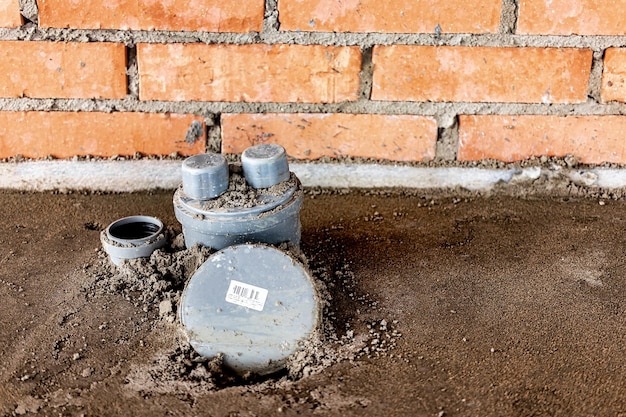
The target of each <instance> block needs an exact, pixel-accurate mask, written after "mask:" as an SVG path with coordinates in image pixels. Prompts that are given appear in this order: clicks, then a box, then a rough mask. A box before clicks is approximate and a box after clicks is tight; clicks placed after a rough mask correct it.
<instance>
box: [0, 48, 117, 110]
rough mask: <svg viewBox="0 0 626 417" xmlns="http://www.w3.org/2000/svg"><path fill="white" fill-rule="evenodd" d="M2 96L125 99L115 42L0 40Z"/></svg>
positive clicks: (0, 88) (0, 83) (0, 94)
mask: <svg viewBox="0 0 626 417" xmlns="http://www.w3.org/2000/svg"><path fill="white" fill-rule="evenodd" d="M0 55H2V56H3V58H2V60H0V73H1V74H4V76H3V77H1V78H0V96H1V97H35V98H47V97H53V98H111V99H113V98H124V97H125V96H126V91H127V88H126V48H125V47H124V45H123V44H118V43H80V42H71V43H62V42H24V41H0Z"/></svg>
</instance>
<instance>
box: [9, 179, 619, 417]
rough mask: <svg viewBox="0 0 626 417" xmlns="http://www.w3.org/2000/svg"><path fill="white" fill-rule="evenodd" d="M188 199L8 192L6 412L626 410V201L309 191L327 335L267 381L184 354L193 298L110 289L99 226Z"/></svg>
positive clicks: (306, 221) (307, 233) (162, 214)
mask: <svg viewBox="0 0 626 417" xmlns="http://www.w3.org/2000/svg"><path fill="white" fill-rule="evenodd" d="M171 198H172V192H170V191H168V192H158V193H150V194H148V193H143V194H142V193H138V194H119V195H111V194H109V195H83V194H78V193H74V194H51V193H44V194H28V193H25V194H22V193H16V192H0V219H1V220H0V248H1V249H0V299H1V300H2V314H0V356H1V357H2V361H1V362H0V415H9V416H10V415H23V414H38V415H87V416H93V415H149V416H154V415H205V416H265V415H286V416H288V415H296V414H304V415H341V416H352V415H354V416H368V415H369V416H381V415H389V416H404V415H411V416H432V417H436V416H457V415H458V416H477V415H481V416H496V415H511V416H516V415H519V416H528V415H535V416H542V415H546V416H548V415H550V416H556V415H563V416H573V415H581V416H582V415H585V416H586V415H603V416H609V415H613V416H618V415H626V377H625V376H624V375H625V372H624V371H625V370H624V363H625V362H626V343H625V342H626V340H625V339H626V318H625V317H626V316H625V310H626V255H625V254H624V247H625V246H626V236H625V234H624V230H625V226H626V205H625V204H624V202H622V201H620V200H609V199H605V200H599V199H598V198H580V197H576V198H562V197H542V198H536V199H532V198H528V197H527V198H519V197H506V196H491V197H489V196H483V197H479V196H473V197H470V198H468V199H459V198H454V197H449V196H442V197H435V198H425V197H424V196H419V195H418V196H412V195H409V194H403V193H395V194H383V195H367V194H365V193H359V192H353V193H348V194H318V195H312V194H309V195H307V196H306V197H305V203H304V207H303V211H302V215H301V218H302V224H303V232H302V239H303V241H302V251H303V252H304V254H305V256H306V257H307V258H308V260H309V263H310V267H311V270H312V272H313V274H314V275H315V276H316V278H318V279H319V280H321V281H323V283H324V284H325V285H326V288H327V292H328V297H329V303H328V306H327V308H326V315H325V323H326V327H325V329H324V336H323V338H322V340H321V342H320V343H319V344H318V345H316V346H312V347H311V348H310V350H309V351H307V355H308V356H307V358H304V359H305V363H306V366H305V367H302V368H299V369H297V370H296V371H294V372H291V373H289V372H284V373H281V374H279V375H274V376H272V377H270V378H265V379H260V378H255V377H254V376H249V377H246V378H241V377H235V376H233V375H230V374H229V373H228V372H227V371H224V370H223V369H221V367H220V363H219V360H213V361H205V360H203V359H202V358H199V357H197V355H194V353H193V352H192V351H190V350H189V349H188V347H186V345H185V343H184V340H181V339H180V337H179V334H180V332H179V326H178V324H177V322H176V321H175V320H174V315H173V311H172V309H170V308H169V305H168V304H167V303H165V304H163V303H161V301H163V299H164V298H168V297H169V298H168V299H170V300H173V306H174V307H173V308H175V301H176V294H177V291H178V288H177V287H176V285H174V284H167V285H165V284H162V283H161V284H158V285H157V287H158V288H157V287H154V286H152V287H150V288H152V290H154V288H157V290H155V291H154V292H152V293H149V294H148V295H150V296H147V295H146V294H147V293H145V292H143V293H142V291H138V290H137V288H139V289H143V288H144V287H141V286H140V287H136V288H135V289H134V290H133V289H132V288H130V289H129V287H128V286H126V287H124V285H117V286H116V285H109V286H108V287H107V285H101V284H106V283H109V284H110V280H111V279H120V276H119V275H115V272H114V271H111V270H110V269H107V263H106V260H105V259H103V257H102V253H101V251H100V241H99V233H100V230H101V229H103V228H104V227H106V225H107V224H109V223H110V222H112V221H114V220H116V219H118V218H120V217H123V216H127V215H133V214H148V215H155V216H157V217H159V218H161V219H162V220H163V221H164V222H165V223H166V224H167V225H169V226H171V227H173V228H174V229H177V230H179V225H178V223H177V221H176V219H175V218H174V215H173V209H172V203H171ZM175 231H176V230H175ZM187 255H188V257H187V258H185V259H186V261H185V262H187V263H185V264H184V265H186V267H187V268H188V269H193V267H194V266H193V265H194V262H196V263H197V262H200V261H201V259H200V258H197V257H196V258H193V256H199V255H197V254H196V255H189V254H187ZM205 255H206V254H204V255H202V256H205ZM172 256H175V257H177V258H176V259H177V261H181V259H182V257H183V254H182V253H175V254H172ZM190 257H191V258H190ZM192 258H193V259H192ZM172 259H173V258H172ZM190 259H191V260H190ZM180 265H182V264H180ZM190 265H191V266H190ZM174 269H176V270H178V269H177V268H174ZM188 272H189V271H188ZM188 272H187V273H188ZM154 273H155V274H156V275H155V277H153V278H154V282H159V281H167V280H168V279H181V278H180V276H179V277H178V278H172V277H173V275H175V271H173V272H172V271H170V272H169V274H170V275H168V272H167V271H165V269H163V268H162V267H161V269H159V268H156V269H155V271H154ZM159 274H160V275H159ZM184 275H185V274H183V275H182V279H183V280H184ZM163 285H165V287H167V288H165V287H163ZM168 285H169V286H168ZM304 356H306V355H304Z"/></svg>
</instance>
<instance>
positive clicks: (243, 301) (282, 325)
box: [178, 244, 321, 374]
mask: <svg viewBox="0 0 626 417" xmlns="http://www.w3.org/2000/svg"><path fill="white" fill-rule="evenodd" d="M320 312H321V308H320V305H319V297H318V294H317V291H316V289H315V286H314V284H313V281H312V279H311V277H310V275H309V274H308V272H307V271H306V270H305V269H304V267H302V265H301V264H300V263H298V262H297V261H296V260H294V259H293V258H292V257H291V256H289V255H287V254H286V253H284V252H282V251H280V250H278V249H276V248H274V247H270V246H265V245H258V244H257V245H251V244H245V245H235V246H230V247H228V248H226V249H223V250H221V251H219V252H217V253H215V254H213V255H211V256H210V257H209V258H208V259H207V261H206V262H205V263H204V264H203V265H202V266H201V267H200V268H199V269H198V270H197V271H196V273H195V274H194V275H193V277H191V279H190V280H189V281H188V282H187V285H186V287H185V290H184V291H183V294H182V297H181V300H180V307H179V311H178V314H179V318H180V321H181V323H182V324H183V326H184V327H185V331H186V334H187V336H188V338H189V342H190V344H191V346H192V347H193V348H194V349H195V350H196V351H197V352H198V353H199V354H201V355H203V356H206V357H214V356H216V355H218V354H220V353H221V354H223V355H224V363H225V365H227V366H228V367H230V368H232V369H233V370H235V371H236V372H238V373H245V372H248V371H250V372H255V373H259V374H268V373H271V372H275V371H277V370H279V369H281V368H282V367H284V366H285V362H286V360H287V358H288V357H289V356H290V355H292V354H293V353H294V352H296V351H298V350H299V349H301V342H303V341H304V340H305V339H306V338H307V337H309V335H311V333H312V332H313V331H315V330H316V329H317V326H318V324H319V322H320Z"/></svg>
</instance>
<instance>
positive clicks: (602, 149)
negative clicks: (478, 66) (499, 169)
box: [458, 115, 626, 164]
mask: <svg viewBox="0 0 626 417" xmlns="http://www.w3.org/2000/svg"><path fill="white" fill-rule="evenodd" d="M624 131H626V117H624V116H537V115H533V116H501V115H499V116H460V118H459V152H458V159H459V160H461V161H478V160H481V159H497V160H501V161H507V162H512V161H520V160H524V159H527V158H530V157H532V156H542V155H545V156H557V157H563V156H566V155H574V156H575V157H577V158H578V160H579V161H580V162H583V163H590V164H596V163H602V162H613V163H620V164H623V163H626V147H624V133H623V132H624Z"/></svg>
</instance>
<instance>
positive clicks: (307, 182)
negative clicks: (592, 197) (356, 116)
mask: <svg viewBox="0 0 626 417" xmlns="http://www.w3.org/2000/svg"><path fill="white" fill-rule="evenodd" d="M290 167H291V170H292V171H293V172H295V173H296V175H297V176H298V177H299V178H300V180H301V181H302V183H303V185H304V186H305V187H329V188H331V187H332V188H388V187H389V188H391V187H402V188H416V189H428V188H430V189H433V188H456V187H460V188H464V189H468V190H483V189H489V188H491V187H493V186H494V185H496V184H498V183H502V184H510V185H523V184H524V183H529V182H532V181H534V180H536V179H538V178H540V177H545V178H547V179H557V178H559V179H567V180H569V181H572V182H574V183H576V184H578V185H583V186H587V187H599V188H607V189H610V188H625V187H626V169H603V168H594V169H589V170H578V169H566V168H561V167H553V168H540V167H530V168H522V169H515V168H508V169H489V168H462V167H410V166H402V165H378V164H302V163H292V164H291V165H290ZM180 182H181V161H169V160H168V161H158V160H137V161H93V162H92V161H32V162H31V161H29V162H19V163H3V164H0V188H4V189H17V190H25V191H44V190H99V191H139V190H149V189H156V188H164V189H174V188H176V187H177V186H178V185H179V184H180Z"/></svg>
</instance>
